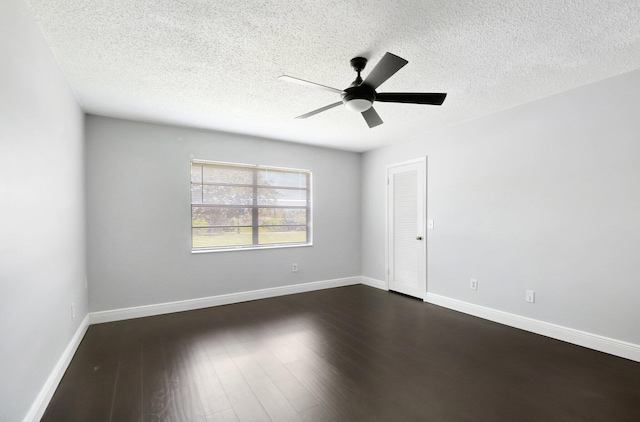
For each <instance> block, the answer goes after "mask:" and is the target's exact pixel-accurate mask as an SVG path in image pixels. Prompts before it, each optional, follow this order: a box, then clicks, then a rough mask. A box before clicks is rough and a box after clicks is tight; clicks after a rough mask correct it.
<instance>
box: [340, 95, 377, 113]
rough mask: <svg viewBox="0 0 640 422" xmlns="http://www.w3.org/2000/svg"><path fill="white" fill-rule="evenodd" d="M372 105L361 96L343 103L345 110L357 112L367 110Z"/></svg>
mask: <svg viewBox="0 0 640 422" xmlns="http://www.w3.org/2000/svg"><path fill="white" fill-rule="evenodd" d="M372 105H373V103H372V102H371V101H369V100H365V99H362V98H354V99H353V100H349V101H345V103H344V106H345V107H346V108H347V110H351V111H355V112H357V113H362V112H363V111H367V110H369V109H370V108H371V106H372Z"/></svg>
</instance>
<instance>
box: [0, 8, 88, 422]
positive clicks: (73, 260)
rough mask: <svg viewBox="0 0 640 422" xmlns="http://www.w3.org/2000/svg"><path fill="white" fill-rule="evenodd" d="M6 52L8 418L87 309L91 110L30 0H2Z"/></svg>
mask: <svg viewBox="0 0 640 422" xmlns="http://www.w3.org/2000/svg"><path fill="white" fill-rule="evenodd" d="M0 57H2V63H1V64H0V216H1V218H0V380H1V381H0V420H2V421H19V420H21V419H23V418H24V417H25V416H26V414H27V412H28V410H29V408H30V407H31V405H32V403H33V402H34V401H35V400H36V397H37V395H38V393H39V392H40V390H41V388H42V386H43V385H44V384H45V382H46V380H47V378H48V377H49V375H50V374H51V372H52V370H53V369H54V367H55V365H56V363H57V362H58V360H59V359H60V357H61V356H62V354H63V352H64V350H65V348H66V347H67V345H68V344H69V342H70V341H71V339H72V337H73V335H74V334H75V332H76V330H77V329H78V327H79V325H80V323H81V321H82V320H83V318H84V317H85V316H86V315H87V291H86V290H85V283H84V280H85V274H86V271H85V256H86V255H85V236H84V233H85V232H84V226H85V224H84V223H85V221H84V187H83V180H84V177H83V115H82V112H81V111H80V109H79V107H78V105H77V103H76V101H75V99H74V96H73V94H72V92H71V91H70V90H69V88H68V85H67V83H66V81H65V79H64V77H63V76H62V74H61V73H60V70H59V67H58V64H57V62H56V61H55V59H54V58H53V55H52V54H51V51H50V50H49V48H48V47H47V45H46V44H45V41H44V38H43V36H42V34H41V32H40V30H39V29H38V27H37V25H36V23H35V21H34V19H33V15H32V13H31V11H30V10H29V9H28V7H27V6H26V2H24V1H23V0H3V1H1V2H0ZM72 302H73V303H75V306H76V318H75V319H72V318H71V303H72Z"/></svg>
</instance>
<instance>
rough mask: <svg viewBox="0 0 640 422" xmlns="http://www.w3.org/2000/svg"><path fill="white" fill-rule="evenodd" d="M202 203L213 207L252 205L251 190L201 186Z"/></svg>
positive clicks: (236, 187)
mask: <svg viewBox="0 0 640 422" xmlns="http://www.w3.org/2000/svg"><path fill="white" fill-rule="evenodd" d="M202 189H203V203H205V204H215V205H252V204H253V188H247V187H238V186H213V185H203V186H202Z"/></svg>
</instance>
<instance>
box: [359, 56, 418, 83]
mask: <svg viewBox="0 0 640 422" xmlns="http://www.w3.org/2000/svg"><path fill="white" fill-rule="evenodd" d="M407 63H409V62H408V61H406V60H405V59H403V58H402V57H398V56H396V55H395V54H391V53H386V54H385V55H384V56H382V58H381V59H380V61H379V62H378V64H377V65H376V66H375V67H374V68H373V69H371V72H369V74H368V75H367V77H366V78H365V80H364V82H363V83H365V84H367V85H369V86H370V87H372V88H373V89H376V88H378V87H379V86H380V85H382V84H383V83H384V81H386V80H387V79H389V78H390V77H392V76H393V74H394V73H396V72H397V71H398V70H400V69H402V67H403V66H404V65H406V64H407Z"/></svg>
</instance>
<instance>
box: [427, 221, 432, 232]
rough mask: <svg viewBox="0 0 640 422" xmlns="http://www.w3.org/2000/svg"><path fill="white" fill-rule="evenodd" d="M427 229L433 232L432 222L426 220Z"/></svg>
mask: <svg viewBox="0 0 640 422" xmlns="http://www.w3.org/2000/svg"><path fill="white" fill-rule="evenodd" d="M427 228H428V229H429V230H433V220H427Z"/></svg>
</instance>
